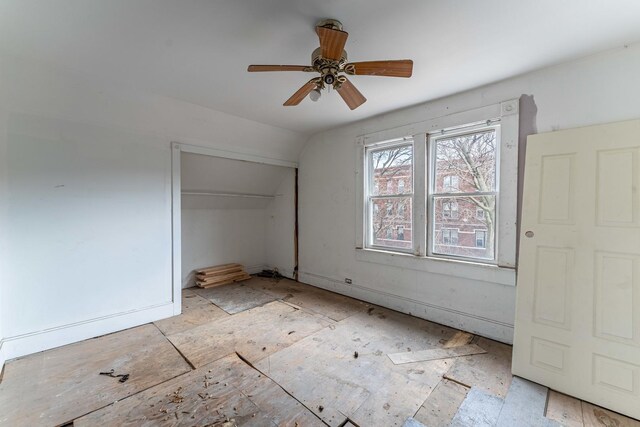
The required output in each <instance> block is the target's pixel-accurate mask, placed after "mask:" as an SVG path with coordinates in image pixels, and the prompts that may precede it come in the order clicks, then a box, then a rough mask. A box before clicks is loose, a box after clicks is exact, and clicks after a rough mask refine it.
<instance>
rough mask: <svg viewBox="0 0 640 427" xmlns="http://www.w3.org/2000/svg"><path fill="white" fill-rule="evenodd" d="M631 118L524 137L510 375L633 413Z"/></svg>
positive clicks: (639, 281) (637, 387) (639, 332)
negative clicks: (514, 325)
mask: <svg viewBox="0 0 640 427" xmlns="http://www.w3.org/2000/svg"><path fill="white" fill-rule="evenodd" d="M639 153H640V120H632V121H627V122H620V123H613V124H607V125H600V126H590V127H585V128H579V129H570V130H565V131H559V132H552V133H547V134H539V135H533V136H531V137H529V140H528V145H527V156H526V164H525V186H524V196H523V209H522V212H523V213H522V227H521V232H522V236H521V238H520V261H519V263H520V264H519V270H518V288H517V305H516V327H515V337H514V348H513V373H514V374H515V375H519V376H522V377H524V378H527V379H530V380H532V381H535V382H538V383H540V384H543V385H546V386H548V387H550V388H553V389H555V390H558V391H560V392H563V393H566V394H570V395H573V396H576V397H579V398H581V399H584V400H587V401H590V402H593V403H595V404H597V405H600V406H604V407H607V408H610V409H612V410H614V411H617V412H621V413H623V414H626V415H629V416H632V417H634V418H640V198H639V195H638V192H639V191H640V168H639V165H638V161H639Z"/></svg>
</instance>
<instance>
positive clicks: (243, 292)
mask: <svg viewBox="0 0 640 427" xmlns="http://www.w3.org/2000/svg"><path fill="white" fill-rule="evenodd" d="M246 283H247V282H242V283H232V284H229V285H224V286H217V287H213V288H207V289H200V288H192V289H193V291H194V292H195V293H197V294H198V295H200V296H201V297H203V298H206V299H208V300H209V301H211V302H212V303H214V304H215V305H217V306H218V307H220V308H221V309H223V310H224V311H226V312H227V313H229V314H236V313H240V312H241V311H245V310H249V309H251V308H255V307H259V306H261V305H264V304H266V303H268V302H271V301H275V300H276V299H277V297H276V296H274V295H270V294H267V293H264V292H261V291H259V290H256V289H253V288H252V287H250V286H247V285H246Z"/></svg>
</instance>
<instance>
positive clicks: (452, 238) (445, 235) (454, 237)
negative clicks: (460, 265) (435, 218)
mask: <svg viewBox="0 0 640 427" xmlns="http://www.w3.org/2000/svg"><path fill="white" fill-rule="evenodd" d="M442 244H443V245H447V246H456V245H457V244H458V230H456V229H454V228H443V229H442Z"/></svg>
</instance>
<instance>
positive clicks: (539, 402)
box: [496, 377, 560, 427]
mask: <svg viewBox="0 0 640 427" xmlns="http://www.w3.org/2000/svg"><path fill="white" fill-rule="evenodd" d="M548 392H549V389H548V388H547V387H545V386H542V385H540V384H536V383H534V382H531V381H528V380H525V379H524V378H520V377H513V380H512V381H511V385H510V386H509V391H508V392H507V397H505V399H504V405H503V406H502V411H500V417H498V423H497V424H496V425H497V427H513V426H516V425H517V426H518V427H544V426H549V427H560V424H558V423H557V422H556V421H554V420H550V419H548V418H545V417H544V412H545V406H546V404H547V393H548Z"/></svg>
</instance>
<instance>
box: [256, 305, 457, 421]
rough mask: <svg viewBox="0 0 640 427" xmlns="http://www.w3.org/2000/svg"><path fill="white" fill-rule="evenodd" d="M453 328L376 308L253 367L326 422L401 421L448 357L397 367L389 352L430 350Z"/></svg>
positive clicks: (434, 381) (439, 373)
mask: <svg viewBox="0 0 640 427" xmlns="http://www.w3.org/2000/svg"><path fill="white" fill-rule="evenodd" d="M454 333H455V331H454V330H451V329H449V328H444V327H433V324H432V323H430V322H426V321H422V320H419V319H415V318H410V317H408V316H403V315H399V314H397V313H394V312H391V311H388V310H381V309H376V310H374V311H372V312H371V314H370V315H369V314H368V313H361V314H358V315H355V316H351V317H349V318H348V319H346V320H343V321H342V322H339V323H338V324H337V325H335V326H334V327H329V328H325V329H323V330H322V331H319V332H317V333H315V334H313V335H311V336H309V337H307V338H305V339H303V340H301V341H299V342H297V343H295V344H293V345H291V346H290V347H289V348H287V349H285V350H282V351H279V352H277V353H275V354H273V355H271V356H269V357H268V358H266V359H264V360H262V361H261V362H259V363H258V364H257V365H256V367H257V368H258V369H260V370H261V371H263V372H265V374H267V375H268V376H269V377H271V378H273V379H274V380H275V381H276V382H278V383H279V384H281V385H282V386H283V387H284V388H285V389H287V390H288V391H289V392H290V393H292V394H293V395H294V396H296V398H298V399H299V400H300V401H301V402H302V403H304V404H305V406H307V407H309V408H310V409H311V410H313V411H314V412H315V413H316V415H318V416H319V417H321V418H322V419H323V420H324V421H325V422H326V423H328V424H329V425H342V423H344V422H345V420H346V419H347V418H348V419H350V420H352V421H353V422H354V423H355V424H358V425H385V426H394V425H396V426H401V425H402V424H403V423H404V420H405V419H406V418H407V416H408V415H413V414H415V413H416V412H417V411H418V409H419V408H420V406H421V404H422V403H423V402H424V400H425V398H426V397H427V396H428V395H429V393H430V392H431V390H432V389H433V388H434V387H435V386H436V385H437V384H438V382H439V381H440V380H441V378H442V375H443V374H444V373H445V372H446V370H447V369H448V362H447V361H444V360H437V361H429V362H417V363H411V364H404V365H394V364H393V362H391V360H390V359H389V358H388V357H387V353H390V352H395V351H397V350H398V349H410V348H425V347H430V346H433V345H435V344H437V343H439V341H440V340H441V339H443V338H448V337H450V336H452V335H453V334H454ZM356 352H357V357H356ZM321 407H322V408H323V409H322V411H320V409H319V408H321Z"/></svg>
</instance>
